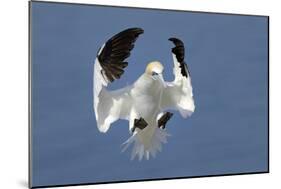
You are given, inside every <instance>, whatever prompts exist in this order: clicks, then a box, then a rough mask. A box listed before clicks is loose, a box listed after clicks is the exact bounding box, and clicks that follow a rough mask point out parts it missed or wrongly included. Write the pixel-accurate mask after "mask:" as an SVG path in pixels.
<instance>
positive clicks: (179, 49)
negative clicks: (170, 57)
mask: <svg viewBox="0 0 281 189" xmlns="http://www.w3.org/2000/svg"><path fill="white" fill-rule="evenodd" d="M169 40H170V41H172V42H173V43H174V45H175V47H173V48H172V53H174V54H175V55H176V58H177V61H178V62H179V63H180V68H181V74H182V76H184V77H188V76H189V75H190V73H189V70H188V67H187V64H186V63H185V61H184V53H185V52H184V44H183V42H182V41H181V40H180V39H177V38H170V39H169Z"/></svg>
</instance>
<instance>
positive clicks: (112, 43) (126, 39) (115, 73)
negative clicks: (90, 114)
mask: <svg viewBox="0 0 281 189" xmlns="http://www.w3.org/2000/svg"><path fill="white" fill-rule="evenodd" d="M142 33H143V30H142V29H141V28H129V29H126V30H124V31H122V32H120V33H118V34H116V35H114V36H113V37H111V38H110V39H109V40H108V41H107V42H106V43H105V44H103V45H102V47H101V48H100V50H99V51H98V54H97V57H96V60H95V65H94V78H93V79H94V87H93V94H94V111H95V116H96V120H97V125H98V129H99V130H100V131H101V132H106V131H107V130H108V129H109V127H110V124H111V123H112V122H114V121H116V120H118V119H119V118H127V117H128V115H127V114H128V111H126V110H129V105H130V98H129V96H128V94H127V93H128V90H129V87H127V88H124V89H121V90H117V91H108V90H106V86H107V85H108V84H109V83H111V82H113V81H114V80H116V79H119V78H120V77H121V75H122V74H123V73H124V68H125V67H126V66H127V65H128V63H127V62H125V59H126V58H128V57H129V56H130V52H131V50H132V49H133V48H134V43H135V41H136V39H137V38H138V36H139V35H140V34H142Z"/></svg>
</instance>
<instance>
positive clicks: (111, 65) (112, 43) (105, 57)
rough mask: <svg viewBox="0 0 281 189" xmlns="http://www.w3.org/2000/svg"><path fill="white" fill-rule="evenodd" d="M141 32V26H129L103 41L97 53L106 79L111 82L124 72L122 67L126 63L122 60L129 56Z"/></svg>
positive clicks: (125, 65)
mask: <svg viewBox="0 0 281 189" xmlns="http://www.w3.org/2000/svg"><path fill="white" fill-rule="evenodd" d="M142 33H143V29H141V28H129V29H126V30H124V31H122V32H120V33H118V34H116V35H114V36H113V37H112V38H110V39H109V40H108V41H107V42H106V43H105V46H104V48H103V49H102V51H101V52H100V54H98V60H99V62H100V65H101V67H102V71H101V73H102V75H103V77H106V78H107V80H108V81H110V82H113V81H114V80H115V79H119V78H120V77H121V75H122V74H123V73H124V68H125V67H127V65H128V63H127V62H124V60H125V59H126V58H128V57H129V56H130V51H131V50H132V49H133V48H134V43H135V41H136V39H137V38H138V36H139V35H140V34H142Z"/></svg>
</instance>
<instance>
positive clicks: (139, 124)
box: [132, 117, 148, 132]
mask: <svg viewBox="0 0 281 189" xmlns="http://www.w3.org/2000/svg"><path fill="white" fill-rule="evenodd" d="M147 125H148V124H147V122H146V121H145V120H144V119H143V118H142V117H141V118H139V119H135V120H134V126H133V128H132V132H134V131H135V129H136V128H139V129H141V130H143V129H144V128H145V127H146V126H147Z"/></svg>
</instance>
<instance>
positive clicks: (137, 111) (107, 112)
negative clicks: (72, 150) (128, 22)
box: [93, 28, 195, 160]
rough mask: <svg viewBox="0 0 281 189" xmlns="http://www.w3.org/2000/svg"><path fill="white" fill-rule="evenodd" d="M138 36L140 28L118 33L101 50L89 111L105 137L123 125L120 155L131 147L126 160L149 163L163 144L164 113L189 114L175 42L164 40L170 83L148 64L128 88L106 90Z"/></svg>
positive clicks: (184, 70)
mask: <svg viewBox="0 0 281 189" xmlns="http://www.w3.org/2000/svg"><path fill="white" fill-rule="evenodd" d="M142 33H143V30H142V29H141V28H130V29H127V30H124V31H122V32H120V33H118V34H116V35H115V36H113V37H112V38H110V39H109V40H108V41H107V42H106V43H105V44H103V45H102V47H101V48H100V50H99V51H98V54H97V57H96V60H95V64H94V77H93V79H94V87H93V96H94V103H93V104H94V111H95V116H96V121H97V127H98V129H99V131H100V132H103V133H106V132H107V131H108V129H109V128H110V126H111V124H112V123H113V122H115V121H117V120H118V119H125V120H128V121H129V131H130V133H131V134H132V135H131V137H130V138H129V139H128V140H127V141H125V142H124V148H123V150H126V149H127V148H128V146H130V144H133V150H132V154H131V159H134V158H135V157H136V156H138V158H139V160H141V159H142V158H143V157H145V158H146V159H149V157H150V155H151V156H153V157H155V155H156V153H157V152H158V151H159V152H160V151H161V149H162V143H166V142H167V136H169V134H168V133H167V132H166V129H165V127H166V123H167V121H168V120H169V119H170V118H171V117H172V115H173V114H172V113H170V112H166V110H168V109H172V110H178V111H179V112H180V114H181V115H182V117H184V118H186V117H188V116H190V115H191V114H192V113H193V112H194V110H195V105H194V100H193V93H192V85H191V78H190V73H189V70H188V67H187V65H186V63H185V61H184V52H185V50H184V44H183V42H182V41H181V40H179V39H177V38H170V39H169V40H170V41H172V42H173V43H174V45H175V47H174V48H172V57H173V61H174V76H175V79H174V81H173V82H165V81H164V79H163V75H162V73H163V69H164V67H163V65H162V64H161V63H160V62H158V61H153V62H150V63H149V64H148V65H147V66H146V69H145V72H144V73H143V74H142V75H141V76H140V77H139V78H138V79H137V80H136V81H135V82H134V83H133V84H132V85H130V86H127V87H124V88H121V89H119V90H111V91H109V90H108V89H107V88H106V87H107V85H108V84H109V83H111V82H113V81H114V80H115V79H119V78H120V76H121V75H122V74H123V72H124V70H123V69H124V68H125V67H126V66H127V65H128V64H127V62H124V60H125V59H126V58H128V57H129V56H130V51H131V50H132V49H133V48H134V43H135V41H136V39H137V38H138V36H139V35H140V34H142Z"/></svg>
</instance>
